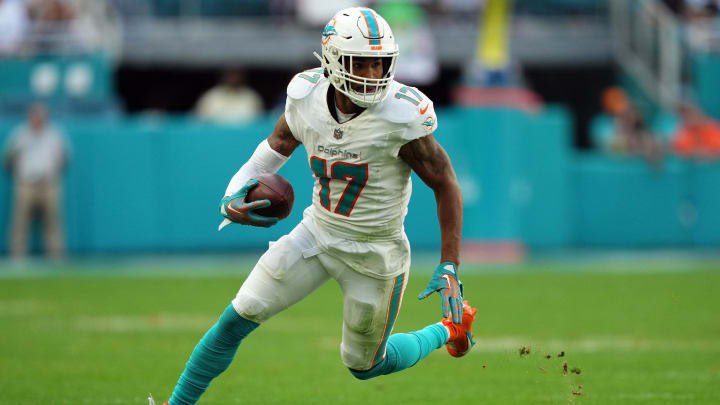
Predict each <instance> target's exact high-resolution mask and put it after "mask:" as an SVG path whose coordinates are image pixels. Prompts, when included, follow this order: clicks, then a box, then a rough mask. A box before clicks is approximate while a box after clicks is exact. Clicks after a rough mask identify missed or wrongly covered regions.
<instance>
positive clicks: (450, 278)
mask: <svg viewBox="0 0 720 405" xmlns="http://www.w3.org/2000/svg"><path fill="white" fill-rule="evenodd" d="M399 156H400V158H401V159H402V160H404V161H405V162H406V163H407V164H408V165H409V166H410V168H412V170H413V171H414V172H415V173H417V175H418V177H420V179H422V181H423V182H424V183H425V184H426V185H427V186H428V187H430V188H431V189H432V190H433V192H434V193H435V201H436V203H437V215H438V222H439V223H440V238H441V260H440V261H441V263H440V265H439V266H438V268H437V269H436V270H435V273H434V274H433V277H432V279H431V280H430V283H429V284H428V287H427V288H426V289H425V291H423V292H422V293H420V296H419V297H418V298H420V299H423V298H425V297H427V296H428V295H430V294H432V293H433V292H435V291H438V292H440V293H441V295H442V313H443V317H446V318H449V317H452V319H453V322H455V323H460V322H461V321H462V283H460V280H459V278H458V273H457V267H458V266H459V264H460V238H461V236H462V220H463V208H462V191H461V190H460V186H459V185H458V181H457V177H456V176H455V170H454V169H453V167H452V163H451V161H450V157H449V156H448V154H447V152H445V149H443V147H442V146H440V144H439V143H438V142H437V141H436V140H435V137H433V136H432V134H428V135H426V136H423V137H421V138H418V139H415V140H413V141H410V142H408V143H406V144H405V145H403V146H402V147H401V148H400V151H399Z"/></svg>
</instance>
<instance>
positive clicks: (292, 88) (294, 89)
mask: <svg viewBox="0 0 720 405" xmlns="http://www.w3.org/2000/svg"><path fill="white" fill-rule="evenodd" d="M321 80H325V75H324V74H323V68H321V67H318V68H315V69H310V70H306V71H304V72H300V73H298V74H296V75H295V77H293V78H292V80H290V84H288V86H287V95H288V96H289V97H291V98H293V99H295V100H301V99H303V98H305V97H307V95H308V94H310V92H311V91H312V89H314V88H315V86H317V84H318V83H320V81H321Z"/></svg>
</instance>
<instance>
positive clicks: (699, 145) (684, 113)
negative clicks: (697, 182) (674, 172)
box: [672, 102, 720, 159]
mask: <svg viewBox="0 0 720 405" xmlns="http://www.w3.org/2000/svg"><path fill="white" fill-rule="evenodd" d="M678 115H679V116H680V119H681V122H680V127H679V128H678V129H677V130H676V131H675V134H674V135H673V139H672V149H673V151H674V152H675V153H677V154H678V155H680V156H683V157H699V158H706V159H718V158H720V124H719V123H718V122H717V121H715V120H713V119H711V118H709V117H707V116H706V115H705V114H703V112H702V111H701V110H700V109H699V108H698V107H697V106H696V105H694V104H692V103H687V102H686V103H683V104H681V105H680V107H679V108H678Z"/></svg>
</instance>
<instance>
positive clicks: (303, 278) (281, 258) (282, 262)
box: [233, 224, 329, 323]
mask: <svg viewBox="0 0 720 405" xmlns="http://www.w3.org/2000/svg"><path fill="white" fill-rule="evenodd" d="M313 245H314V238H313V237H312V235H311V234H310V233H309V232H308V231H307V229H306V228H304V226H303V225H302V224H300V225H298V226H297V227H296V228H295V229H294V230H293V231H292V232H291V233H290V234H288V235H285V236H283V237H282V238H280V239H279V240H278V241H277V242H275V243H273V244H272V245H271V246H270V248H269V249H268V250H267V251H266V252H265V253H264V254H263V255H262V257H260V260H258V262H257V264H256V265H255V268H253V270H252V272H250V275H249V276H248V278H247V279H246V280H245V282H244V283H243V285H242V287H240V290H239V291H238V293H237V296H236V297H235V299H234V300H233V306H234V307H235V310H236V311H237V312H238V314H240V315H241V316H242V317H244V318H246V319H248V320H251V321H253V322H257V323H262V322H264V321H266V320H268V319H270V318H271V317H272V316H274V315H275V314H277V313H278V312H280V311H282V310H284V309H286V308H288V307H290V306H291V305H293V304H295V303H296V302H298V301H300V300H301V299H303V298H305V297H306V296H308V295H309V294H310V293H312V292H313V291H315V290H316V289H317V288H318V287H320V286H321V285H322V284H323V283H325V281H327V280H328V278H329V275H328V274H327V272H326V271H325V270H324V268H323V267H322V265H321V264H320V262H319V261H318V259H317V257H315V256H314V255H312V254H307V252H308V251H312V250H313V247H314V246H313ZM304 253H305V255H304ZM305 256H308V257H305Z"/></svg>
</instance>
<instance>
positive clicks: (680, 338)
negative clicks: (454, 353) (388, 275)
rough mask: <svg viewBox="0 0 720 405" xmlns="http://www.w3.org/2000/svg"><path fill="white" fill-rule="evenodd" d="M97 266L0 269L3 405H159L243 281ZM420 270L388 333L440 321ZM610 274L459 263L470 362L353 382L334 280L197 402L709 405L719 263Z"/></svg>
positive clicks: (187, 270) (600, 269) (719, 345)
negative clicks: (425, 296) (423, 293)
mask: <svg viewBox="0 0 720 405" xmlns="http://www.w3.org/2000/svg"><path fill="white" fill-rule="evenodd" d="M169 266H171V265H169ZM99 267H101V268H100V269H97V270H92V269H91V270H87V266H86V267H85V270H79V271H66V270H63V269H48V270H42V271H38V270H37V269H30V270H22V269H21V270H12V271H9V272H8V271H4V270H0V275H3V274H4V277H2V278H0V342H1V343H2V344H0V404H22V405H31V404H42V405H50V404H73V405H75V404H93V405H101V404H143V405H144V404H146V403H147V401H146V399H145V398H146V397H147V393H148V392H152V393H153V394H154V396H155V398H156V399H158V400H162V401H164V400H166V399H167V398H168V396H169V394H170V393H171V391H172V389H173V387H174V384H175V382H176V380H177V377H178V376H179V374H180V373H181V372H182V370H183V367H184V364H185V361H186V360H187V358H188V355H189V353H190V351H191V350H192V348H193V347H194V345H195V343H196V342H197V340H198V339H199V338H200V337H201V336H202V334H203V333H204V332H205V331H206V330H207V328H209V327H210V326H211V325H212V324H213V323H214V321H215V319H216V318H217V316H218V315H219V314H220V313H221V311H222V310H223V309H224V308H225V306H226V305H227V303H228V302H229V300H230V299H231V298H232V297H233V296H234V295H235V292H236V290H237V288H238V287H239V286H240V284H241V282H242V280H243V276H242V275H238V276H233V275H232V272H233V271H234V269H233V267H232V266H230V265H229V264H227V263H213V262H208V263H207V264H206V265H201V264H193V265H189V266H187V265H186V266H185V267H184V270H183V271H182V272H174V271H164V270H163V269H162V266H161V265H158V264H153V265H152V266H148V267H147V268H145V267H144V266H143V265H142V264H123V263H118V264H104V265H102V266H99ZM238 267H239V268H240V269H243V268H246V267H247V263H245V262H242V264H240V265H239V266H238ZM129 268H130V270H128V269H129ZM431 268H432V267H431V266H430V265H422V264H419V265H416V266H415V267H413V271H414V274H413V275H412V276H411V281H410V284H409V286H408V290H407V293H406V296H405V300H404V303H403V307H402V311H401V313H400V317H399V319H398V322H397V325H396V328H395V331H396V332H404V331H411V330H415V329H419V328H421V327H423V326H425V325H426V324H429V323H432V322H437V321H438V320H439V317H438V315H439V311H440V305H439V303H438V302H437V298H432V299H430V300H426V301H422V302H420V301H417V300H416V299H415V296H416V295H417V293H418V292H419V291H420V290H422V288H423V287H424V283H426V282H427V278H428V275H429V273H430V271H431ZM611 270H612V271H606V269H605V268H604V266H602V265H598V266H595V267H593V266H584V267H583V268H582V269H581V270H578V271H575V269H574V266H572V265H570V264H565V265H553V264H536V265H525V266H520V267H517V266H514V267H505V268H499V269H492V270H488V269H483V268H473V267H472V266H464V267H463V269H462V272H463V274H462V276H463V277H462V279H463V281H464V283H465V291H466V296H467V298H469V299H470V300H471V301H472V303H473V304H474V305H476V306H478V307H479V308H480V317H479V320H478V321H477V322H476V325H477V326H476V328H475V329H476V337H477V341H478V344H477V346H476V348H475V349H474V350H473V352H472V353H471V354H469V355H468V356H466V357H464V358H462V359H455V358H451V357H450V356H449V355H448V354H447V353H446V352H445V351H444V349H441V350H438V351H436V352H434V353H432V354H431V355H430V356H429V357H428V358H427V359H426V360H424V361H423V362H422V363H420V364H418V365H417V366H415V367H413V368H411V369H409V370H406V371H404V372H402V373H397V374H394V375H391V376H385V377H380V378H377V379H374V380H370V381H365V382H363V381H358V380H355V379H353V378H352V377H351V375H350V374H349V373H348V372H347V370H346V369H345V368H344V367H343V365H342V362H341V360H340V354H339V343H340V332H341V317H342V308H341V307H340V306H339V303H340V302H341V300H340V292H339V289H338V288H337V286H336V285H335V284H334V282H332V281H331V282H329V283H328V284H327V285H326V286H324V287H323V288H321V289H320V290H318V291H317V292H316V293H315V294H314V295H312V296H310V297H309V298H308V299H306V300H305V301H302V302H301V303H299V304H298V305H296V306H295V307H293V308H291V309H290V310H288V311H286V312H284V313H282V314H280V315H278V316H277V317H276V318H274V319H272V320H270V321H269V322H267V323H266V324H265V325H263V326H262V327H261V328H259V329H258V330H257V331H255V332H254V333H253V334H252V335H251V336H250V337H249V338H248V339H246V340H245V342H244V343H243V344H242V345H241V346H240V350H239V352H238V354H237V356H236V358H235V361H234V363H233V364H232V366H231V367H230V369H229V370H228V371H227V372H226V373H224V374H223V375H222V376H220V378H218V379H217V380H215V382H214V383H213V384H212V385H211V387H210V390H209V391H208V392H207V393H206V395H205V396H204V397H203V399H202V400H201V401H200V404H357V405H367V404H448V403H454V404H487V405H491V404H498V405H508V404H603V405H604V404H653V405H659V404H717V403H720V291H719V290H720V265H718V263H717V262H715V263H712V262H708V263H695V264H683V263H681V262H678V263H676V264H672V263H670V264H668V263H662V261H658V262H656V263H642V262H640V263H635V262H633V263H627V264H625V265H619V266H618V265H615V266H614V267H613V268H612V269H611ZM8 274H9V275H8ZM523 346H525V347H529V348H530V353H529V354H527V355H522V356H521V355H520V352H519V350H520V348H521V347H523ZM561 351H564V356H563V357H558V354H559V353H560V352H561ZM546 355H550V356H551V358H549V359H548V358H546ZM564 362H567V365H568V372H567V373H563V370H562V369H563V363H564ZM573 369H576V370H575V371H579V374H575V373H573V372H571V370H573Z"/></svg>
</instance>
